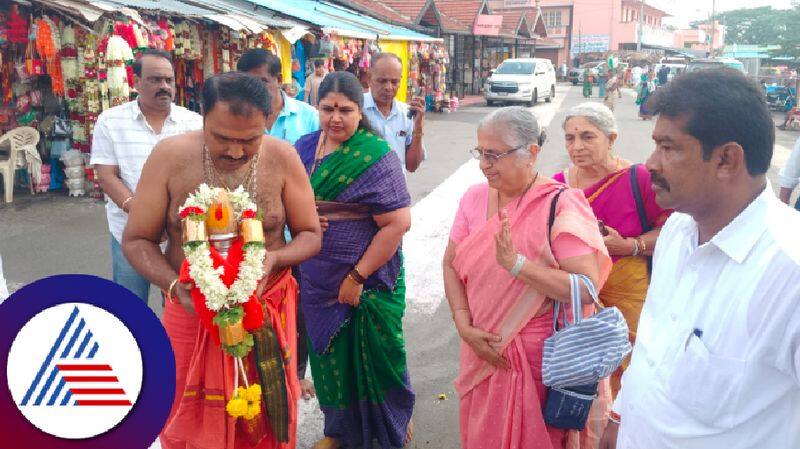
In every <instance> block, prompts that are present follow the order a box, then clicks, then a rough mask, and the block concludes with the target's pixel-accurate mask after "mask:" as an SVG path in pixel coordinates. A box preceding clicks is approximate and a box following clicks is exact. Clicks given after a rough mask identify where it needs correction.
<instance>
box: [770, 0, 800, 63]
mask: <svg viewBox="0 0 800 449" xmlns="http://www.w3.org/2000/svg"><path fill="white" fill-rule="evenodd" d="M781 12H782V13H783V17H784V20H785V21H786V22H785V23H786V24H797V23H798V20H800V5H797V4H795V5H794V7H793V8H792V9H790V10H788V11H781ZM775 43H776V44H778V45H780V46H781V48H780V49H779V50H776V51H774V52H772V56H773V57H790V58H794V59H795V61H796V60H797V59H798V58H800V29H798V27H797V26H796V25H795V26H787V27H786V28H785V29H784V30H783V31H782V32H781V35H780V37H779V38H778V40H777V41H776V42H775Z"/></svg>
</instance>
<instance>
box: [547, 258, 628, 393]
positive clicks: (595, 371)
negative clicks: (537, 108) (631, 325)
mask: <svg viewBox="0 0 800 449" xmlns="http://www.w3.org/2000/svg"><path fill="white" fill-rule="evenodd" d="M570 282H571V284H570V286H571V289H570V290H571V299H572V309H573V317H572V318H573V321H572V323H570V322H569V320H568V317H567V316H566V315H567V306H565V305H562V304H561V303H559V302H556V303H555V305H554V307H553V309H554V312H553V330H554V333H553V335H551V336H550V337H549V338H547V339H546V340H545V341H544V355H543V357H542V381H543V382H544V384H545V385H547V386H548V387H572V386H576V385H586V384H591V383H594V382H597V381H599V380H600V379H602V378H604V377H608V376H610V375H611V373H613V372H614V370H616V369H617V368H618V367H619V365H620V364H621V363H622V360H623V359H624V358H625V356H626V355H628V353H629V352H630V351H631V343H630V341H629V340H628V324H627V323H626V321H625V317H624V316H623V315H622V312H620V311H619V309H617V308H616V307H603V306H602V305H600V302H599V300H598V299H597V289H596V288H595V287H594V285H593V284H592V281H591V280H590V279H589V278H588V277H587V276H585V275H582V274H573V273H570ZM580 283H583V284H584V285H585V286H586V288H587V289H588V290H589V293H590V294H591V296H592V299H593V300H594V303H595V304H596V306H597V307H598V308H599V309H600V311H599V312H597V313H595V314H594V315H592V316H590V317H587V318H582V317H581V313H580V310H581V307H582V302H581V297H580V296H581V293H580V292H581V289H580ZM562 309H563V310H564V315H565V317H564V323H565V326H564V327H563V328H562V329H559V317H560V312H561V310H562Z"/></svg>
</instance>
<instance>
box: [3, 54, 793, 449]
mask: <svg viewBox="0 0 800 449" xmlns="http://www.w3.org/2000/svg"><path fill="white" fill-rule="evenodd" d="M280 68H281V65H280V60H279V59H278V58H277V57H276V56H275V55H273V54H271V53H270V52H268V51H266V50H262V49H252V50H249V51H247V52H246V53H244V54H243V55H242V57H241V59H240V60H239V61H238V64H237V71H236V72H230V73H226V74H222V75H217V76H214V77H211V78H209V79H207V80H206V81H205V83H204V84H203V98H202V100H203V115H202V116H200V115H198V114H196V113H193V112H191V111H188V110H186V109H184V108H181V107H179V106H176V105H175V104H174V103H173V99H174V95H175V85H174V72H173V66H172V62H171V58H170V55H169V54H168V53H164V52H160V51H156V50H148V51H145V52H144V53H143V54H142V55H141V56H140V57H139V58H138V59H137V60H136V62H135V63H134V65H133V71H134V75H135V76H134V79H135V83H136V89H137V92H138V93H139V95H138V98H137V99H136V100H133V101H131V102H128V103H125V104H123V105H120V106H116V107H113V108H111V109H109V110H107V111H104V112H103V113H102V114H101V115H100V117H99V118H98V121H97V125H96V127H95V134H94V138H93V142H92V164H94V165H95V166H96V167H97V170H98V174H99V177H100V182H101V184H102V186H103V189H104V190H105V192H106V194H107V206H106V212H107V221H108V227H109V231H110V234H111V240H110V247H111V254H112V257H111V261H110V264H111V266H112V271H113V277H114V281H115V282H117V283H119V284H120V285H123V286H125V287H127V288H128V289H129V290H131V291H132V292H133V293H134V294H136V295H137V296H138V297H139V298H141V299H142V300H143V301H145V302H147V300H148V297H149V294H150V291H149V290H150V286H151V284H152V285H155V286H156V287H158V288H159V289H160V290H161V292H162V298H163V300H164V315H163V318H162V322H163V325H164V327H165V329H166V331H167V334H168V337H169V339H170V341H171V343H172V347H173V350H174V354H175V361H176V379H175V380H176V386H177V387H176V394H175V397H174V398H171V400H172V403H173V406H172V411H171V413H170V416H169V418H168V420H167V423H166V425H165V427H164V430H163V431H162V433H161V436H160V441H161V445H162V447H164V448H165V449H191V448H197V447H213V448H225V449H239V448H259V449H272V448H287V449H293V448H294V447H295V445H296V441H297V440H296V436H297V430H298V429H297V425H298V421H297V411H298V405H297V404H298V400H300V399H301V398H304V399H309V398H311V397H312V396H316V397H317V398H318V400H319V405H320V408H321V411H322V412H323V414H324V429H323V432H324V438H323V439H321V440H320V441H318V442H317V443H316V444H315V446H314V449H338V448H340V447H372V446H373V444H374V442H377V445H378V446H379V447H381V448H383V449H389V448H397V447H404V446H406V445H408V444H409V443H410V442H411V441H412V439H413V438H414V425H413V420H412V414H413V410H414V404H415V401H416V398H415V393H414V391H413V390H412V388H411V381H410V375H409V370H408V364H407V356H406V355H407V348H406V345H405V339H404V335H403V326H402V324H403V323H402V320H403V316H404V313H405V306H406V300H405V294H406V291H405V285H406V279H405V273H406V271H405V260H404V256H403V252H402V239H403V236H404V235H405V233H406V232H407V231H408V230H409V228H410V225H411V215H410V205H411V197H410V194H409V191H408V187H407V173H409V172H414V171H415V170H417V169H418V168H419V167H420V165H421V164H422V162H423V161H424V160H425V158H426V147H425V145H424V142H423V135H424V126H425V110H426V105H425V101H424V100H423V99H421V98H412V99H410V101H409V102H408V103H403V102H400V101H398V100H397V99H396V97H397V94H398V90H399V89H401V88H403V87H404V86H401V85H400V81H401V71H402V62H401V60H400V59H399V58H398V57H397V56H395V55H393V54H389V53H378V54H376V55H375V56H374V57H373V59H372V67H371V70H370V73H369V76H368V79H366V80H359V79H358V78H356V76H355V75H353V74H351V73H348V72H343V71H336V72H332V73H325V70H324V67H323V66H322V64H315V65H314V73H313V74H312V75H311V76H309V78H308V79H307V81H306V84H305V86H304V92H305V93H304V97H303V98H304V101H299V100H296V99H295V98H294V95H292V94H291V93H292V92H294V94H295V95H296V94H297V92H298V89H299V88H298V87H297V86H293V85H292V83H284V80H283V79H282V77H281V70H280ZM564 68H565V67H562V69H564ZM561 71H562V72H564V71H565V70H561ZM594 76H595V75H594V74H592V73H591V72H590V71H589V69H586V71H585V72H584V80H583V81H584V86H583V93H584V96H585V97H590V96H592V90H593V87H592V86H593V84H594V82H595V79H594ZM597 78H598V79H597V80H596V81H597V82H599V86H600V96H601V97H602V98H603V103H598V102H587V103H583V104H580V105H578V106H575V107H572V108H570V109H569V110H568V111H567V112H566V114H565V118H564V120H563V122H562V123H561V128H562V132H563V135H564V141H565V148H563V150H564V151H566V154H567V156H568V157H569V160H570V165H569V166H568V167H567V168H566V169H564V170H563V171H560V172H558V173H555V174H545V173H541V172H540V171H539V170H538V169H537V159H538V157H539V156H540V154H541V152H542V151H543V146H544V144H545V141H546V135H545V133H544V131H543V130H542V129H541V127H540V126H539V123H538V122H537V119H536V117H535V116H534V114H533V113H532V112H531V111H530V109H528V108H523V107H504V108H500V109H496V110H494V111H492V112H491V113H489V114H488V115H487V116H486V117H484V118H483V119H482V120H481V122H480V123H479V124H478V126H477V128H476V135H475V137H476V141H477V145H476V147H475V148H473V149H472V150H471V151H470V152H471V154H472V156H473V157H474V158H475V159H477V160H478V163H479V167H480V169H481V171H482V173H483V175H484V176H485V178H486V181H485V182H483V183H480V184H478V185H475V186H471V187H469V188H467V189H466V193H465V194H464V195H463V197H462V198H461V200H460V203H459V206H458V210H457V213H456V216H455V218H454V221H453V225H452V228H451V230H450V233H449V240H448V244H447V248H446V251H445V255H444V258H443V261H442V266H443V283H444V287H445V293H446V297H447V301H448V304H449V307H450V310H451V313H452V321H453V326H454V328H455V331H456V332H457V334H458V336H459V338H460V339H461V348H460V361H459V369H458V376H457V378H456V379H455V386H456V391H457V393H458V396H459V399H460V403H459V431H460V436H461V443H462V447H463V448H465V449H485V448H500V449H524V448H531V447H537V448H542V449H566V448H570V449H574V448H581V449H613V448H618V449H633V448H682V449H695V448H697V449H701V448H702V449H707V448H727V447H765V448H787V449H788V448H790V447H795V446H796V443H797V442H798V441H800V426H798V425H797V420H796V419H793V418H796V417H797V410H800V262H799V261H800V246H798V244H797V242H798V240H797V238H796V232H797V229H800V215H799V214H798V213H797V212H796V211H794V210H792V209H791V208H790V207H787V206H786V205H785V204H783V203H787V204H788V203H789V201H790V199H791V196H792V192H793V190H794V189H795V188H796V186H797V185H798V180H800V140H798V143H797V144H796V145H795V148H794V150H793V151H792V154H791V156H790V158H789V162H788V163H787V165H786V166H785V167H784V168H783V170H782V171H781V173H780V180H779V184H780V194H779V195H778V196H777V197H776V196H775V195H774V194H773V192H772V186H771V184H770V182H769V181H768V180H767V177H766V173H767V170H768V169H769V167H770V163H771V160H772V155H773V147H774V144H775V126H774V123H773V121H772V117H771V114H770V112H769V110H768V109H767V106H766V103H765V101H764V99H763V96H762V92H761V89H760V87H759V86H758V85H757V84H755V83H754V82H752V81H750V80H748V79H747V78H746V77H745V76H743V75H742V74H741V73H739V72H737V71H735V70H730V69H715V70H705V71H698V72H693V73H689V74H684V75H681V76H678V77H675V78H674V79H670V74H669V68H668V67H663V68H661V69H660V70H658V71H657V72H653V71H652V70H650V69H649V68H648V67H645V68H641V67H631V68H626V69H624V70H620V69H613V70H610V71H608V70H606V69H603V68H601V69H600V72H599V73H598V75H597ZM365 84H366V85H367V87H368V92H366V93H365V92H364V91H365V87H364V85H365ZM287 86H288V87H287ZM624 86H633V87H635V88H636V89H637V99H636V103H637V104H638V105H639V115H640V117H641V118H642V119H645V120H650V119H653V118H655V119H656V120H655V124H654V130H653V134H652V138H653V141H654V143H655V150H654V151H653V152H652V154H651V155H650V156H649V157H648V159H647V162H646V163H645V164H636V163H633V162H632V161H629V160H626V159H625V158H623V157H621V156H619V155H618V154H617V153H616V152H615V150H614V147H615V144H616V142H617V141H618V139H619V136H620V129H619V127H618V125H617V120H616V118H615V116H614V111H613V110H614V107H615V98H618V97H619V96H620V95H621V89H622V87H624ZM287 90H288V91H289V92H290V93H287ZM587 92H588V94H587ZM203 183H205V184H208V185H211V186H214V187H221V188H226V189H229V190H233V189H235V188H236V187H239V186H241V187H242V188H244V189H245V190H246V191H247V192H248V193H249V194H250V196H251V198H252V199H253V201H254V202H255V203H256V204H257V205H258V207H259V209H260V210H262V211H264V217H263V223H264V229H263V231H264V234H265V245H266V248H267V256H266V259H265V261H264V267H263V268H264V273H265V276H264V278H263V279H261V280H260V281H259V286H258V289H257V291H256V294H257V297H258V299H259V300H260V301H261V304H262V305H263V308H264V311H265V314H266V316H267V318H266V323H267V324H265V325H264V326H263V328H260V329H259V330H258V332H259V336H260V337H259V338H263V339H265V340H266V341H270V342H273V343H274V345H273V347H271V350H270V349H269V345H267V346H262V347H260V348H259V349H258V350H257V352H258V353H257V354H256V355H255V357H256V359H257V360H258V363H255V362H252V363H251V362H246V363H245V366H243V367H242V370H244V371H245V372H249V373H250V374H251V375H253V376H259V378H260V379H262V381H263V382H264V383H265V385H264V388H265V389H266V390H267V391H268V392H269V394H270V395H271V396H270V399H271V401H270V404H269V407H272V408H270V413H269V414H268V416H261V418H259V419H263V422H260V423H258V424H254V425H253V426H250V425H238V423H237V421H236V419H235V418H233V417H231V416H229V415H228V414H227V413H226V410H225V406H224V404H225V399H226V396H225V395H227V394H229V393H228V392H229V391H230V390H231V388H230V387H231V385H232V382H233V381H232V379H231V373H232V372H233V370H238V369H239V368H233V367H232V366H231V365H230V364H231V363H233V362H231V358H230V357H225V356H224V355H223V352H222V350H221V349H220V347H219V346H218V345H217V344H215V342H214V338H213V335H211V334H210V333H209V332H208V331H207V330H206V329H205V328H204V327H203V326H201V325H200V320H199V319H198V316H197V311H196V310H195V308H194V303H193V299H192V293H191V291H192V289H193V288H194V287H193V285H192V284H191V283H189V282H183V278H182V277H181V276H180V271H181V268H180V267H181V264H182V262H183V260H184V257H185V255H184V253H183V249H182V247H181V244H182V237H181V232H182V229H181V223H180V217H179V216H178V208H179V206H180V204H182V203H183V201H184V200H185V199H186V197H187V196H188V195H189V194H190V193H191V192H193V191H194V190H195V189H196V188H197V187H198V186H199V185H200V184H203ZM795 208H797V209H798V210H800V201H798V203H797V204H796V205H795ZM574 275H580V276H582V277H583V278H585V279H586V282H588V283H589V284H590V285H587V286H585V287H575V285H571V280H572V278H573V276H574ZM4 287H5V282H4V281H3V279H2V265H1V262H0V300H2V299H3V297H4V296H7V291H5V288H4ZM592 287H596V289H597V290H598V291H599V295H598V296H599V298H598V301H599V303H600V305H601V306H602V307H616V308H617V309H619V311H620V312H621V314H622V315H623V317H624V321H625V323H626V325H627V329H628V340H629V341H630V343H631V344H632V345H633V347H634V350H633V353H632V355H631V356H629V357H627V358H625V360H624V362H622V364H621V365H620V366H619V368H618V369H616V370H614V371H613V373H612V374H611V375H610V376H609V377H608V378H605V379H603V380H602V381H601V382H600V383H599V385H598V388H597V391H596V397H595V399H594V402H593V405H592V408H591V411H590V412H589V414H588V419H587V421H586V425H585V426H584V428H583V429H582V430H578V429H573V428H566V427H559V426H557V425H554V424H552V423H551V422H549V421H548V420H547V419H546V418H545V414H544V411H543V408H544V407H545V403H546V399H547V396H548V394H550V391H549V389H548V387H547V386H545V384H544V381H543V367H542V359H543V353H544V351H545V341H546V340H547V339H548V338H550V337H551V336H552V335H553V334H554V332H555V329H554V328H555V326H554V324H556V323H554V318H553V317H554V311H555V313H556V317H557V316H558V315H557V314H558V310H559V307H561V306H563V307H564V308H568V309H570V314H571V316H573V317H575V316H576V315H582V316H585V317H589V316H591V315H592V314H594V313H595V304H594V303H593V302H592V301H591V298H590V293H591V292H592V290H593V288H592ZM575 288H577V289H579V290H580V293H579V294H580V295H583V297H585V298H586V300H584V301H583V303H582V306H581V310H572V305H571V300H572V296H573V295H574V294H575V292H574V289H575ZM265 348H267V349H265ZM579 362H580V361H577V360H576V361H575V363H576V364H577V363H579ZM307 363H308V364H309V365H310V369H311V373H312V377H313V383H312V382H311V381H306V380H304V374H305V372H306V364H307ZM255 435H260V437H259V438H257V439H255V440H254V439H253V438H255Z"/></svg>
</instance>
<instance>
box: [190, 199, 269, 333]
mask: <svg viewBox="0 0 800 449" xmlns="http://www.w3.org/2000/svg"><path fill="white" fill-rule="evenodd" d="M248 221H250V220H248ZM255 221H258V220H255ZM258 226H259V228H260V227H261V223H260V222H259V223H258ZM182 231H183V241H184V243H187V242H203V241H208V243H209V244H210V245H211V246H213V247H214V248H215V249H216V250H217V251H219V253H220V255H221V256H222V257H223V258H226V259H227V257H228V252H229V250H230V248H231V245H233V242H234V240H236V237H237V235H238V226H237V223H236V214H235V212H234V210H233V206H232V205H231V202H230V198H229V197H228V192H227V190H224V189H218V190H217V195H216V198H215V199H214V201H213V202H212V203H211V205H210V206H209V208H208V211H207V213H206V217H205V221H203V220H200V219H197V218H195V217H192V216H189V217H187V218H185V219H184V220H183V223H182ZM261 236H262V240H261V241H263V228H262V230H261ZM219 336H220V342H221V343H222V344H223V345H225V346H236V345H238V344H239V343H241V342H243V341H244V340H245V336H246V332H245V330H244V326H243V325H242V320H239V321H237V322H235V323H230V324H228V325H225V326H219Z"/></svg>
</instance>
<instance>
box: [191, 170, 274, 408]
mask: <svg viewBox="0 0 800 449" xmlns="http://www.w3.org/2000/svg"><path fill="white" fill-rule="evenodd" d="M179 213H180V217H181V219H182V226H183V241H184V243H183V251H184V254H185V255H186V259H185V260H184V262H183V265H182V266H181V273H180V278H179V280H180V282H184V283H193V284H194V287H193V288H192V291H191V294H192V299H193V301H194V306H195V310H196V311H197V313H198V315H199V317H200V321H201V323H202V324H203V326H204V327H205V328H206V330H208V331H209V333H210V334H211V336H212V339H213V340H214V342H215V343H217V344H219V345H220V346H221V348H222V350H223V351H225V353H227V354H229V355H230V356H232V357H233V358H234V367H235V368H234V370H235V376H234V379H235V380H234V387H233V393H232V398H231V400H230V401H228V404H227V405H226V410H227V412H228V414H229V415H231V416H233V417H234V418H238V417H243V418H244V419H246V420H251V419H254V418H255V417H256V416H257V415H258V414H259V413H261V386H260V385H259V384H257V383H253V384H250V383H249V382H248V380H247V374H246V372H245V370H244V363H243V361H242V359H243V358H244V357H246V356H247V355H248V354H249V353H250V351H251V350H252V348H253V344H254V342H253V336H252V334H251V333H250V331H253V330H255V329H257V328H259V327H261V326H262V325H263V324H264V311H263V309H262V308H261V304H260V303H259V301H258V299H257V298H256V296H255V291H256V288H257V287H258V282H259V281H260V280H261V278H262V277H263V276H264V269H263V266H264V259H265V258H266V255H267V251H266V248H265V243H264V229H263V227H262V224H261V220H260V218H259V214H258V209H257V207H256V205H255V203H253V202H252V201H251V200H250V195H249V194H248V193H247V192H246V191H245V190H244V188H243V187H242V186H239V188H237V189H236V190H234V191H229V190H227V189H222V188H212V187H209V186H208V185H207V184H201V185H200V187H199V188H198V190H197V191H195V192H194V193H192V194H190V195H189V197H188V198H187V199H186V202H185V203H184V204H183V206H182V207H181V208H180V210H179ZM236 223H239V232H238V235H235V237H234V240H233V243H232V245H231V247H230V249H229V251H228V253H227V255H225V256H223V255H222V254H221V253H220V251H218V250H217V249H216V248H215V247H214V246H213V245H212V244H211V243H209V239H210V237H209V233H210V234H211V235H212V236H211V239H212V240H213V239H214V237H213V236H214V234H215V233H216V234H219V233H225V232H226V231H230V230H235V229H236V228H235V224H236ZM220 231H221V232H220ZM240 372H241V374H242V378H243V381H244V382H243V383H244V385H245V386H244V387H240V386H239V373H240Z"/></svg>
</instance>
